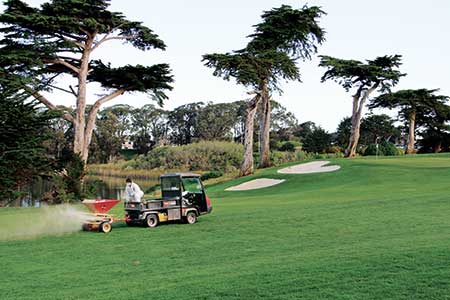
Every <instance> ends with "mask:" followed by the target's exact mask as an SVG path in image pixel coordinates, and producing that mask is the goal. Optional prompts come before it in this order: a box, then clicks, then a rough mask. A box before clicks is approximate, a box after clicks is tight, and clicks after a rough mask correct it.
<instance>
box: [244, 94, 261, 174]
mask: <svg viewBox="0 0 450 300" xmlns="http://www.w3.org/2000/svg"><path fill="white" fill-rule="evenodd" d="M259 100H260V95H259V94H257V95H256V96H255V97H254V98H253V99H252V100H251V101H249V102H248V103H247V109H246V120H245V136H244V160H243V161H242V164H241V170H240V172H239V176H247V175H250V174H252V173H253V126H254V120H255V113H256V108H257V107H258V102H259Z"/></svg>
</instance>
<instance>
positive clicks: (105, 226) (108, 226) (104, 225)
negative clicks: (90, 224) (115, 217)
mask: <svg viewBox="0 0 450 300" xmlns="http://www.w3.org/2000/svg"><path fill="white" fill-rule="evenodd" d="M98 230H99V231H100V232H104V233H108V232H111V230H112V226H111V224H110V223H108V222H103V223H101V224H100V226H99V227H98Z"/></svg>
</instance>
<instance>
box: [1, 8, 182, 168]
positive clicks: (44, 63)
mask: <svg viewBox="0 0 450 300" xmlns="http://www.w3.org/2000/svg"><path fill="white" fill-rule="evenodd" d="M5 6H6V10H5V11H4V13H3V14H1V15H0V22H1V23H2V24H3V26H2V27H1V29H0V32H1V33H2V37H3V39H2V40H1V41H0V47H1V48H0V67H2V72H3V74H0V75H2V76H7V77H8V78H12V79H14V80H15V81H16V82H20V83H21V84H22V88H23V90H25V91H27V92H28V93H29V94H30V95H32V96H33V97H34V98H35V99H37V100H38V101H40V102H41V103H43V104H44V105H46V106H47V107H48V108H49V109H55V108H56V106H55V105H54V104H53V103H52V102H51V101H50V100H49V99H48V98H47V97H46V96H44V94H42V91H52V90H60V91H64V92H67V93H68V94H70V95H71V96H73V97H74V98H75V102H76V109H75V111H74V114H71V113H70V112H66V113H65V114H64V115H63V116H64V118H65V119H66V120H68V121H70V122H72V123H73V126H74V132H75V134H74V141H73V151H74V153H77V154H79V155H80V156H81V157H82V159H83V161H87V158H88V152H89V151H88V149H89V144H90V142H91V137H92V132H93V129H94V126H95V120H96V116H97V112H98V110H99V109H100V107H101V106H102V105H103V104H104V103H106V102H108V101H111V100H112V99H114V98H116V97H117V96H119V95H122V94H124V93H126V92H143V93H147V94H149V95H150V96H151V97H152V98H153V99H154V100H156V101H157V102H158V103H162V102H163V101H164V100H166V99H167V96H166V95H165V91H167V90H170V89H171V86H170V85H169V84H170V83H171V82H172V81H173V79H172V76H171V75H170V71H169V66H168V65H167V64H157V65H153V66H142V65H136V66H131V65H126V66H123V67H117V68H115V67H112V66H111V64H109V63H104V62H102V61H101V60H93V59H92V56H93V54H94V52H95V51H97V49H99V48H101V47H105V46H106V45H107V44H108V42H111V41H113V40H120V41H123V42H124V43H128V44H130V45H132V46H133V47H135V48H137V49H140V50H150V49H152V48H154V49H161V50H164V49H165V44H164V42H163V41H162V40H161V39H159V37H158V36H157V35H156V34H154V33H153V32H152V30H150V29H149V28H147V27H145V26H143V25H142V24H141V23H140V22H135V21H129V20H127V19H126V18H125V17H124V16H123V15H122V14H121V13H118V12H111V11H109V10H108V9H107V8H108V6H109V0H89V1H80V0H52V1H50V2H47V3H44V4H42V5H41V7H40V8H33V7H30V6H28V5H27V4H26V3H24V2H23V1H20V0H7V1H6V2H5ZM63 75H69V76H71V77H72V78H73V79H74V81H75V83H76V85H75V88H74V87H72V86H68V87H62V86H60V85H58V79H59V78H60V77H61V76H63ZM93 82H96V83H99V84H100V85H101V86H102V87H103V89H104V91H105V93H104V95H103V96H101V97H99V98H97V99H89V100H93V105H92V109H91V110H90V112H89V114H88V116H87V117H86V105H87V102H88V95H89V94H88V84H89V83H93Z"/></svg>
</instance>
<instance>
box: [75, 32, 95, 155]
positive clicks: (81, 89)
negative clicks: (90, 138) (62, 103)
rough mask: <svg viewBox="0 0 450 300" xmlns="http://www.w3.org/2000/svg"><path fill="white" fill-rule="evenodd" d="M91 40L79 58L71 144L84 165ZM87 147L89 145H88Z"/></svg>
mask: <svg viewBox="0 0 450 300" xmlns="http://www.w3.org/2000/svg"><path fill="white" fill-rule="evenodd" d="M92 44H93V39H91V38H89V39H88V40H87V41H86V44H85V48H84V51H83V55H82V56H81V65H80V71H79V73H78V93H77V111H76V115H75V119H74V122H73V125H74V130H75V138H74V143H73V152H74V153H75V154H78V155H80V157H81V158H82V160H83V161H84V163H86V162H87V158H88V149H87V147H86V137H85V127H86V85H87V75H88V71H89V57H90V55H91V47H92ZM88 146H89V145H88Z"/></svg>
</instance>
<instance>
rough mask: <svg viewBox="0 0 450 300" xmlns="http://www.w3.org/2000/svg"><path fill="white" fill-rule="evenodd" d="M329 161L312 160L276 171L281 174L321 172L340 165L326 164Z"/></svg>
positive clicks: (329, 170)
mask: <svg viewBox="0 0 450 300" xmlns="http://www.w3.org/2000/svg"><path fill="white" fill-rule="evenodd" d="M329 163H330V162H329V161H324V160H321V161H313V162H309V163H305V164H299V165H295V166H291V167H287V168H284V169H281V170H278V173H281V174H310V173H322V172H332V171H336V170H339V169H340V168H341V167H340V166H326V167H323V166H324V165H326V164H329Z"/></svg>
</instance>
